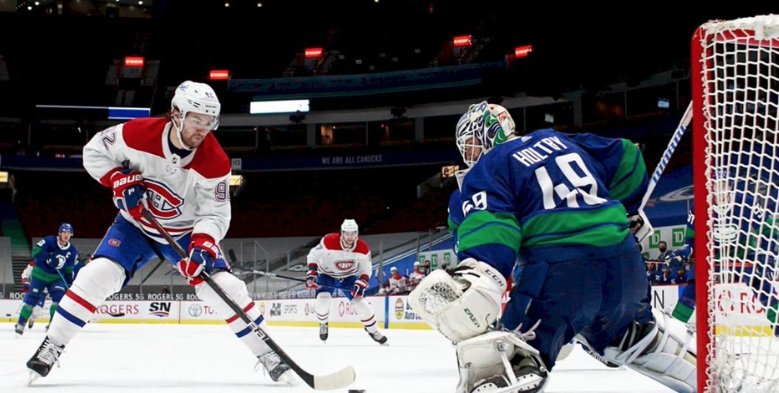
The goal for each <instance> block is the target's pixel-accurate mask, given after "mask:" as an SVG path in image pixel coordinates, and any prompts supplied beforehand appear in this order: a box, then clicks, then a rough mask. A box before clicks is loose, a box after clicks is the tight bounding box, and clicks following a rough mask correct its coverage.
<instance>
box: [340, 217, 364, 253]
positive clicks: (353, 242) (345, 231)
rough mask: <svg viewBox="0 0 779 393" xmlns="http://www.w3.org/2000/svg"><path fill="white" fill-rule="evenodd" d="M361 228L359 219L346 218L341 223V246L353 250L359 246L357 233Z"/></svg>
mask: <svg viewBox="0 0 779 393" xmlns="http://www.w3.org/2000/svg"><path fill="white" fill-rule="evenodd" d="M359 230H360V228H359V227H358V226H357V221H355V220H350V219H348V218H347V219H345V220H344V222H343V224H341V248H343V249H344V250H346V251H352V250H354V248H355V247H356V246H357V235H358V232H359Z"/></svg>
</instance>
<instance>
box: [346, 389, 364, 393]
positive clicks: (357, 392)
mask: <svg viewBox="0 0 779 393" xmlns="http://www.w3.org/2000/svg"><path fill="white" fill-rule="evenodd" d="M349 393H365V389H349Z"/></svg>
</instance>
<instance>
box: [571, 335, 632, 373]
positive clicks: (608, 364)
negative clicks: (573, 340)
mask: <svg viewBox="0 0 779 393" xmlns="http://www.w3.org/2000/svg"><path fill="white" fill-rule="evenodd" d="M579 344H580V345H581V346H582V349H583V350H584V352H587V354H588V355H590V356H591V357H592V358H593V359H595V360H597V361H599V362H601V363H603V365H604V366H606V367H608V368H620V367H622V366H620V365H619V364H617V363H614V362H610V361H608V360H606V359H604V358H603V357H602V356H601V355H598V353H597V352H595V351H593V350H592V349H590V347H589V346H588V345H587V344H586V343H583V342H581V341H579Z"/></svg>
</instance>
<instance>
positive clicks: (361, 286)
mask: <svg viewBox="0 0 779 393" xmlns="http://www.w3.org/2000/svg"><path fill="white" fill-rule="evenodd" d="M370 279H371V278H370V277H368V276H367V275H365V274H363V275H362V276H360V278H359V279H357V281H355V282H354V289H352V297H353V298H358V297H363V295H365V289H367V288H368V280H370Z"/></svg>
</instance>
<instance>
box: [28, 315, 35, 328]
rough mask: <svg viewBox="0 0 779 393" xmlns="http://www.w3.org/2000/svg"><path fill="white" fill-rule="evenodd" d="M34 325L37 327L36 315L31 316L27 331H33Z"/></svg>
mask: <svg viewBox="0 0 779 393" xmlns="http://www.w3.org/2000/svg"><path fill="white" fill-rule="evenodd" d="M32 325H35V314H33V315H32V316H30V320H29V321H27V329H32Z"/></svg>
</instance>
